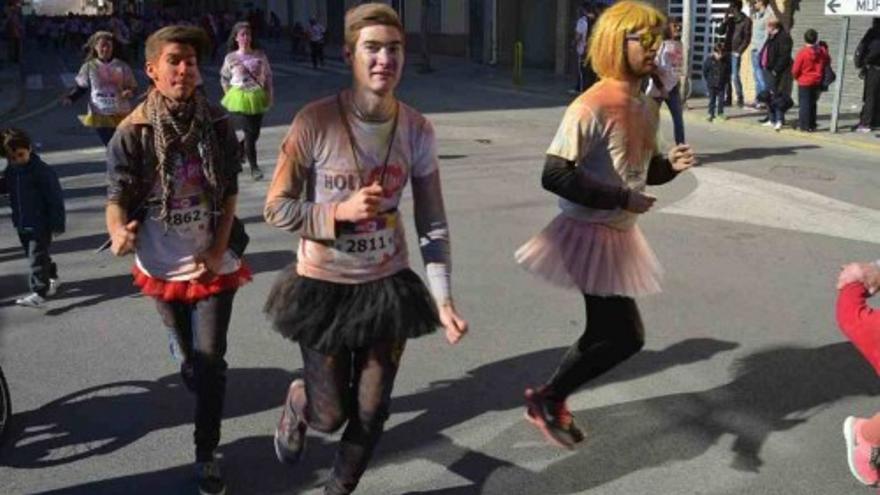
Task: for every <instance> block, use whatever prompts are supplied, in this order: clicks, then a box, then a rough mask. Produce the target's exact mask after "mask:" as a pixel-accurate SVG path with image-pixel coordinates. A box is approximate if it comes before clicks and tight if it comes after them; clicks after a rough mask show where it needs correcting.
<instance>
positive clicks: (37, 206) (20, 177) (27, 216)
mask: <svg viewBox="0 0 880 495" xmlns="http://www.w3.org/2000/svg"><path fill="white" fill-rule="evenodd" d="M0 156H2V157H5V158H6V161H7V162H8V165H7V166H6V170H4V171H3V180H2V181H0V193H7V194H9V203H10V206H11V207H12V224H13V225H14V226H15V229H16V230H17V231H18V238H19V240H20V241H21V245H22V247H23V248H24V252H25V255H26V256H27V257H28V262H29V263H30V269H31V276H30V289H31V291H32V293H31V294H30V295H28V296H25V297H22V298H20V299H18V300H16V301H15V303H16V304H18V305H19V306H28V307H32V308H37V307H40V306H41V305H42V304H43V303H44V302H45V298H46V297H47V296H52V295H54V294H55V292H56V291H57V290H58V267H57V266H56V265H55V263H53V262H52V258H51V256H49V246H50V245H51V243H52V236H53V235H58V234H61V233H63V232H64V227H65V212H64V198H63V196H62V192H61V184H60V183H59V182H58V176H57V175H56V174H55V171H54V170H53V169H52V168H51V167H49V166H48V165H46V163H45V162H43V161H42V160H41V159H40V157H39V156H37V154H36V153H33V152H32V150H31V140H30V138H29V137H28V135H27V134H26V133H25V132H24V131H22V130H20V129H4V130H0Z"/></svg>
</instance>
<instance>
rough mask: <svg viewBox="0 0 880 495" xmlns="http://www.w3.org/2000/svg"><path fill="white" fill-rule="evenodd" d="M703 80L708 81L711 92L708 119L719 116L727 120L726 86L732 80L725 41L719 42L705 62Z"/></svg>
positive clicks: (707, 87)
mask: <svg viewBox="0 0 880 495" xmlns="http://www.w3.org/2000/svg"><path fill="white" fill-rule="evenodd" d="M703 80H705V81H706V91H708V93H709V116H708V117H706V120H708V121H709V122H712V121H713V120H715V115H716V112H717V115H718V118H719V119H721V120H727V117H726V116H725V115H724V88H725V87H726V86H727V82H728V81H729V80H730V61H729V59H728V56H727V55H726V54H725V51H724V43H717V44H716V45H715V47H714V48H713V50H712V54H711V55H709V56H708V57H706V60H705V61H704V62H703Z"/></svg>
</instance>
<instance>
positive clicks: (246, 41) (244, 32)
mask: <svg viewBox="0 0 880 495" xmlns="http://www.w3.org/2000/svg"><path fill="white" fill-rule="evenodd" d="M235 42H236V43H238V46H239V48H245V49H250V47H251V30H250V29H248V28H244V29H239V30H238V32H237V33H235Z"/></svg>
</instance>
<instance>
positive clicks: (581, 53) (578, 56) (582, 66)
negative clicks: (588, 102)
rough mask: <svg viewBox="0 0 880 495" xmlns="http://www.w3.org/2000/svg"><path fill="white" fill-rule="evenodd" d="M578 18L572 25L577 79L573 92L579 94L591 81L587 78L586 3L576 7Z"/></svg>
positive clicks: (588, 63) (587, 28) (588, 31)
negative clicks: (573, 25)
mask: <svg viewBox="0 0 880 495" xmlns="http://www.w3.org/2000/svg"><path fill="white" fill-rule="evenodd" d="M577 13H578V19H577V23H576V24H575V27H574V51H575V60H576V61H577V75H578V77H577V81H576V82H575V85H574V90H573V91H572V93H573V94H581V93H582V92H584V90H586V89H587V88H588V87H590V86H591V85H592V83H593V81H592V80H589V79H588V78H589V73H588V71H589V72H592V71H590V70H589V67H590V62H589V61H588V60H587V41H588V38H589V33H590V19H589V18H588V17H587V5H586V4H581V6H580V7H578V9H577Z"/></svg>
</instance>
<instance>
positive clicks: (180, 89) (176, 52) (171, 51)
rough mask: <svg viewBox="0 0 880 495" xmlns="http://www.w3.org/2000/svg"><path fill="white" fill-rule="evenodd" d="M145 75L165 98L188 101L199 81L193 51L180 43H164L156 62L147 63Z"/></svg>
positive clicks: (195, 57) (197, 66) (196, 62)
mask: <svg viewBox="0 0 880 495" xmlns="http://www.w3.org/2000/svg"><path fill="white" fill-rule="evenodd" d="M147 75H148V76H149V77H150V79H152V80H153V84H155V85H156V89H157V90H159V92H160V93H162V95H164V96H165V97H166V98H170V99H172V100H174V101H185V100H187V99H189V97H190V96H192V94H193V91H195V88H196V84H198V82H199V81H200V80H201V75H200V74H199V65H198V57H197V56H196V51H195V49H194V48H193V47H191V46H189V45H182V44H180V43H166V44H165V45H164V46H162V50H161V52H160V53H159V56H158V57H156V60H148V61H147Z"/></svg>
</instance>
